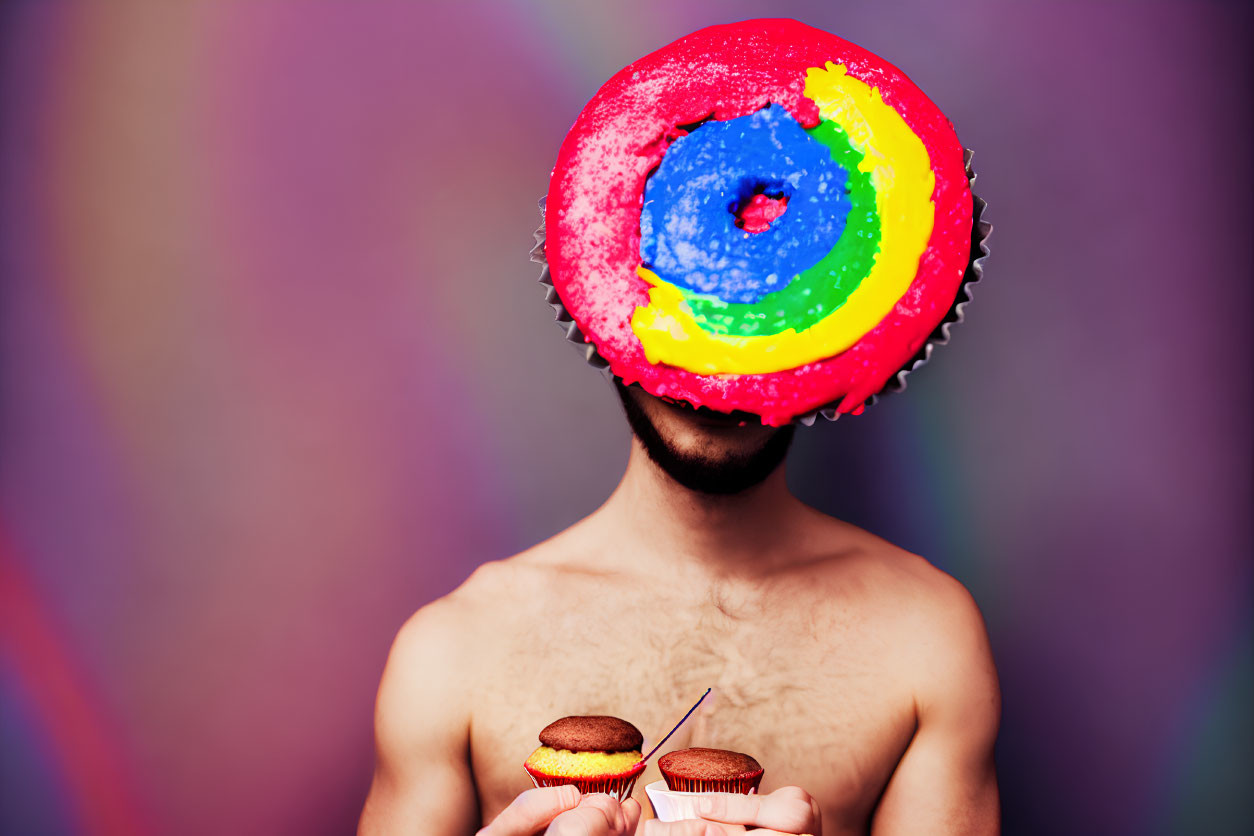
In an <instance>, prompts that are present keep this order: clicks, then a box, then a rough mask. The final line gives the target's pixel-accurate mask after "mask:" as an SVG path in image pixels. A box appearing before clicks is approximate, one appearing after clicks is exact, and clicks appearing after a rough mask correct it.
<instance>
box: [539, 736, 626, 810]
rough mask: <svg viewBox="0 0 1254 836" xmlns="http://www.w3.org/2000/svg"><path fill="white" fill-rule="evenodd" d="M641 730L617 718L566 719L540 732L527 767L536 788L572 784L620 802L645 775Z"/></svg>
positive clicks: (582, 790)
mask: <svg viewBox="0 0 1254 836" xmlns="http://www.w3.org/2000/svg"><path fill="white" fill-rule="evenodd" d="M643 743H644V736H643V735H641V734H640V730H639V729H637V728H636V727H635V726H633V725H632V724H631V723H628V722H627V721H626V720H620V719H619V718H617V717H606V716H585V717H563V718H562V719H560V720H556V721H554V722H552V723H549V724H548V725H547V726H545V727H544V729H543V730H542V731H541V732H540V747H539V748H538V749H536V750H535V751H534V752H532V753H531V757H529V758H527V762H526V763H525V764H523V768H524V769H526V770H527V774H528V775H530V776H531V780H532V781H533V782H535V785H536V786H537V787H556V786H560V785H562V784H572V785H574V786H576V787H578V788H579V790H580V792H585V793H588V792H603V793H608V794H609V795H611V796H613V797H614V798H616V799H618V800H619V801H622V800H624V799H626V798H627V797H628V796H630V795H631V791H632V788H633V787H635V784H636V778H638V777H639V776H640V773H641V772H643V771H644V763H643V762H642V761H641V753H640V747H641V745H642V744H643Z"/></svg>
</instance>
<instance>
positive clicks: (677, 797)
mask: <svg viewBox="0 0 1254 836" xmlns="http://www.w3.org/2000/svg"><path fill="white" fill-rule="evenodd" d="M644 792H645V795H647V796H649V803H650V804H652V805H653V815H655V816H657V818H658V820H659V821H685V820H687V819H699V818H701V817H700V816H699V815H697V800H698V799H700V798H704V797H705V796H707V795H711V793H708V792H679V791H678V790H672V789H668V788H667V786H666V782H665V781H654V782H653V783H652V784H648V785H646V786H645V788H644ZM754 792H756V790H755V791H754ZM750 794H752V793H750Z"/></svg>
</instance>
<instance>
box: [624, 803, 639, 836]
mask: <svg viewBox="0 0 1254 836" xmlns="http://www.w3.org/2000/svg"><path fill="white" fill-rule="evenodd" d="M623 815H624V816H626V817H627V828H626V829H625V830H624V831H623V832H624V833H626V834H627V836H631V834H633V833H635V832H636V827H637V826H638V825H639V824H640V802H639V801H637V800H636V799H634V798H629V799H627V800H626V801H624V802H623Z"/></svg>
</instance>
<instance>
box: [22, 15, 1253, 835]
mask: <svg viewBox="0 0 1254 836" xmlns="http://www.w3.org/2000/svg"><path fill="white" fill-rule="evenodd" d="M0 14H2V15H3V24H4V29H3V35H2V37H3V43H2V44H0V47H2V48H0V62H3V63H2V66H3V70H2V76H0V84H2V85H3V88H2V91H0V125H2V126H3V133H0V213H2V215H0V218H2V221H0V223H2V226H0V235H2V236H3V238H2V240H0V270H2V273H0V277H2V279H3V281H2V282H0V294H2V295H0V364H2V366H0V463H2V465H0V641H2V644H0V734H2V735H3V755H2V759H0V769H2V772H0V830H2V831H3V832H5V833H22V834H44V833H48V834H52V833H56V834H61V833H74V834H78V833H83V834H106V833H108V834H113V833H177V834H217V833H241V834H242V833H267V834H274V833H294V834H296V833H299V834H317V833H326V834H332V833H344V832H351V830H352V828H353V826H354V823H355V820H356V816H357V813H358V811H359V809H360V806H361V803H362V800H363V798H364V794H365V791H366V787H367V784H368V781H369V777H370V770H371V763H372V753H371V710H372V702H373V697H374V691H375V687H376V685H377V682H378V677H379V673H380V671H381V668H382V664H383V661H384V658H385V655H386V652H387V649H388V646H389V643H390V640H391V638H392V636H393V634H394V633H395V631H396V630H397V628H398V627H399V626H400V624H401V623H402V621H403V620H404V619H405V618H406V617H407V616H408V615H409V614H410V613H411V612H413V611H414V610H415V609H416V608H417V607H419V606H421V605H422V604H424V603H426V602H428V601H430V600H432V599H433V598H435V597H437V596H439V595H442V594H443V593H445V592H447V591H449V590H450V589H452V588H453V587H454V586H456V585H457V584H458V583H459V582H460V581H461V580H462V579H464V578H465V577H466V576H467V575H468V574H469V573H470V572H471V570H472V569H473V568H474V567H475V566H476V565H478V564H479V563H481V562H483V561H486V560H490V559H495V558H500V557H503V556H506V555H508V554H511V553H513V552H515V551H518V550H520V549H522V548H524V547H526V546H529V545H531V544H533V543H534V542H536V541H538V540H540V539H542V538H544V537H547V536H548V535H550V534H552V533H554V532H556V531H558V530H559V529H561V528H563V527H564V526H566V525H568V524H570V523H571V522H573V521H575V520H576V519H578V518H579V517H580V516H582V515H584V514H586V513H588V512H589V511H591V510H593V508H594V507H596V506H597V505H598V504H599V503H600V501H601V500H602V499H603V498H604V497H605V496H606V495H607V494H608V492H609V490H610V489H611V487H612V486H613V485H614V483H615V482H616V480H617V478H618V476H619V475H620V473H621V469H622V467H623V465H624V463H625V461H626V452H627V431H626V428H625V425H624V423H623V421H622V419H621V418H620V416H619V414H618V407H617V403H616V401H615V399H614V397H613V394H612V393H611V392H610V390H609V387H608V386H607V385H606V384H605V383H604V381H603V380H602V379H601V378H600V376H599V375H597V374H596V373H595V372H593V371H591V370H590V369H588V368H587V367H586V366H585V365H584V364H583V361H582V360H581V359H580V357H579V356H578V354H577V353H576V352H575V351H573V350H572V349H571V348H570V347H569V346H568V345H565V344H564V343H563V341H562V339H561V337H560V332H559V331H558V329H557V328H556V327H555V326H554V325H552V324H551V323H550V322H549V320H550V319H551V316H552V315H551V311H550V309H549V308H548V307H547V306H546V305H545V304H544V302H543V295H542V292H541V289H540V287H539V286H538V285H537V284H536V281H535V279H536V269H535V268H534V266H533V265H530V264H528V263H527V260H526V251H527V249H528V247H529V246H530V243H531V231H532V229H533V228H534V227H535V225H536V222H537V221H538V218H539V215H538V212H537V210H536V206H535V204H536V199H537V198H538V197H539V196H540V195H542V194H543V193H544V191H545V190H546V188H547V173H548V170H549V168H550V167H551V165H552V162H553V159H554V157H555V155H556V152H557V148H558V145H559V143H560V141H561V138H562V136H563V134H564V133H565V131H566V129H567V128H568V127H569V125H570V123H571V122H572V121H573V119H574V118H575V115H576V114H577V113H578V112H579V110H580V108H581V107H582V106H583V104H584V102H585V101H586V100H587V99H588V98H589V97H590V96H591V95H592V93H593V92H594V91H595V90H596V89H597V87H598V86H599V85H600V84H601V83H602V82H603V81H604V80H605V79H607V78H608V77H609V76H610V75H611V74H612V73H613V72H614V71H615V70H617V69H618V68H619V67H620V66H622V65H623V64H626V63H628V62H630V61H632V60H634V59H635V58H637V57H639V56H641V55H643V54H645V53H646V52H649V51H651V50H653V49H655V48H657V47H659V46H662V45H663V44H665V43H667V42H669V41H671V40H673V39H675V38H676V37H679V36H680V35H683V34H685V33H687V32H689V31H691V30H693V29H696V28H699V27H701V26H704V25H707V24H710V23H717V22H726V21H730V20H737V19H742V18H747V17H755V16H762V15H772V16H790V17H796V18H798V19H800V20H802V21H805V22H807V23H810V24H812V25H814V26H818V27H820V28H824V29H827V30H830V31H833V32H836V33H838V34H840V35H842V36H844V37H846V38H849V39H850V40H853V41H855V42H857V43H859V44H861V45H863V46H865V47H868V48H870V49H872V50H873V51H876V52H879V53H881V54H883V55H885V56H887V57H888V58H889V59H890V60H892V61H893V62H894V63H897V64H898V65H899V66H901V67H902V69H904V70H905V71H906V72H907V73H908V74H910V76H911V77H912V78H913V79H914V80H915V81H916V82H917V83H918V84H919V85H920V86H922V87H923V88H924V89H925V90H926V91H927V92H928V94H929V95H930V96H931V97H932V98H933V99H935V100H936V101H937V102H938V103H939V104H940V106H941V107H942V108H943V109H944V110H945V111H946V112H947V113H948V114H949V115H950V117H951V118H952V119H953V121H954V122H955V124H956V125H957V126H958V129H959V133H960V136H961V138H962V140H963V142H964V143H965V144H966V145H967V146H969V147H971V148H973V149H975V151H976V155H975V161H974V162H975V167H976V170H977V171H978V172H979V181H978V184H977V186H978V188H977V192H978V193H979V194H980V195H981V196H983V197H985V198H986V199H987V200H988V201H989V204H990V207H991V208H990V212H989V217H990V219H991V220H992V221H993V222H994V224H995V226H996V231H995V233H994V235H993V238H992V241H991V245H992V249H993V257H992V258H991V259H990V260H989V263H988V266H987V279H986V281H985V282H984V283H983V284H981V285H980V286H978V287H977V288H976V294H975V295H976V301H975V303H974V304H973V305H972V306H971V307H970V308H969V311H968V312H969V319H968V322H967V323H966V324H965V325H963V326H962V327H961V328H960V329H958V330H957V331H956V333H955V340H954V342H953V343H952V344H951V345H949V346H947V347H945V348H942V349H941V350H940V351H939V352H938V354H937V356H936V358H935V360H934V361H933V362H932V363H931V364H930V365H929V366H927V367H926V368H925V369H924V370H922V371H921V372H920V373H918V374H916V375H915V376H913V377H912V378H911V384H910V391H909V392H907V393H906V394H905V395H901V396H891V397H888V398H886V399H884V400H882V401H881V402H880V403H879V404H878V405H877V406H875V407H874V408H872V409H870V410H868V412H867V413H866V414H865V415H863V416H860V417H855V418H844V419H842V420H840V421H839V422H837V423H835V424H825V425H822V426H817V427H816V428H814V429H812V430H808V431H803V432H802V433H800V434H799V438H798V441H797V444H796V449H795V450H794V451H793V454H792V457H791V459H790V479H791V480H792V482H793V484H794V486H795V488H796V490H797V491H798V492H799V493H800V494H801V495H802V496H803V497H804V498H806V499H807V500H808V501H810V502H812V503H814V504H816V505H818V506H819V507H822V508H824V509H825V510H828V511H830V512H831V513H834V514H836V515H838V516H841V517H844V518H846V519H849V520H851V521H853V522H855V523H858V524H860V525H863V526H865V527H868V528H869V529H871V530H872V531H875V532H876V533H878V534H881V535H883V536H885V537H887V538H889V539H891V540H893V541H895V542H897V543H899V544H901V545H902V546H904V547H906V548H908V549H911V550H913V551H916V552H919V553H921V554H924V555H926V556H928V557H929V558H931V559H932V560H933V561H934V562H935V563H937V564H938V565H939V566H941V567H942V568H945V569H946V570H948V571H949V572H951V573H952V574H954V575H955V576H957V577H958V578H959V579H960V580H962V581H963V582H964V583H965V584H966V585H967V586H968V587H969V588H970V589H971V590H972V592H973V593H974V594H975V596H976V598H977V599H978V601H979V603H980V605H981V607H982V608H983V611H984V613H985V616H986V618H987V620H988V624H989V630H990V633H991V636H992V640H993V644H994V648H995V652H996V655H997V662H998V667H999V670H1000V673H1001V679H1002V685H1003V689H1004V696H1005V718H1004V723H1003V729H1002V735H1001V738H1000V741H999V749H998V760H999V774H1000V778H1001V784H1002V791H1003V796H1004V806H1005V821H1006V832H1007V833H1013V834H1020V833H1022V834H1053V833H1066V834H1081V833H1102V834H1125V833H1126V834H1155V833H1206V834H1216V833H1238V832H1247V830H1246V829H1247V828H1248V827H1249V826H1250V822H1251V820H1252V818H1254V813H1252V810H1251V796H1250V793H1249V783H1250V780H1251V778H1252V775H1254V767H1252V758H1254V723H1252V722H1251V712H1250V706H1251V704H1254V664H1252V659H1254V650H1252V647H1251V632H1252V626H1251V614H1252V608H1251V536H1250V508H1251V492H1250V461H1251V445H1250V436H1249V432H1248V430H1249V426H1250V401H1251V398H1250V394H1251V393H1250V388H1251V387H1250V384H1251V375H1250V368H1249V363H1248V358H1249V333H1250V332H1249V314H1250V302H1251V298H1250V282H1251V272H1252V270H1251V266H1252V265H1251V248H1250V229H1251V217H1250V214H1251V212H1250V198H1249V186H1250V183H1251V176H1250V175H1251V170H1250V168H1251V167H1250V147H1251V146H1250V84H1249V78H1250V69H1251V68H1250V57H1249V52H1248V48H1247V43H1248V41H1249V36H1250V29H1251V25H1250V24H1251V14H1250V8H1249V6H1248V4H1244V3H1222V2H1147V3H1118V2H1102V3H1091V4H1087V5H1086V4H1081V3H1056V2H1049V3H1046V2H1014V3H1006V2H992V0H951V2H947V3H935V2H926V0H918V1H917V2H900V3H898V2H894V3H883V2H880V3H873V2H847V3H830V2H827V3H824V2H775V3H770V4H767V3H749V2H726V0H720V1H719V2H714V0H706V2H685V3H677V2H672V1H670V0H649V1H648V2H631V3H626V2H623V3H617V2H616V3H595V4H593V3H577V2H569V3H564V4H558V3H552V2H543V3H541V2H534V3H521V2H514V3H511V2H496V3H458V4H452V3H448V4H439V5H436V4H422V3H401V2H397V3H371V4H355V3H317V4H304V3H295V2H271V3H265V4H229V3H228V4H195V5H185V4H156V3H149V4H142V5H141V4H107V7H106V4H81V5H71V4H47V3H34V2H28V3H17V4H8V5H6V7H5V10H4V11H3V12H0ZM520 365H521V368H520Z"/></svg>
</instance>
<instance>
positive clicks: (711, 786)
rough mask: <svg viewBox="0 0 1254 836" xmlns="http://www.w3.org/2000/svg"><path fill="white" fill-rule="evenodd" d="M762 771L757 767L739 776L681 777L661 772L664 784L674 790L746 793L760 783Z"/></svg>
mask: <svg viewBox="0 0 1254 836" xmlns="http://www.w3.org/2000/svg"><path fill="white" fill-rule="evenodd" d="M762 772H763V770H761V769H759V770H758V771H757V772H754V773H753V774H751V775H742V776H740V777H739V778H682V777H680V776H678V775H667V774H666V773H665V772H663V773H662V777H663V778H665V779H666V786H668V787H669V788H671V789H672V790H675V791H676V792H738V793H740V794H741V795H748V794H749V793H751V792H753V791H754V790H756V789H757V788H758V784H760V783H762Z"/></svg>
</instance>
